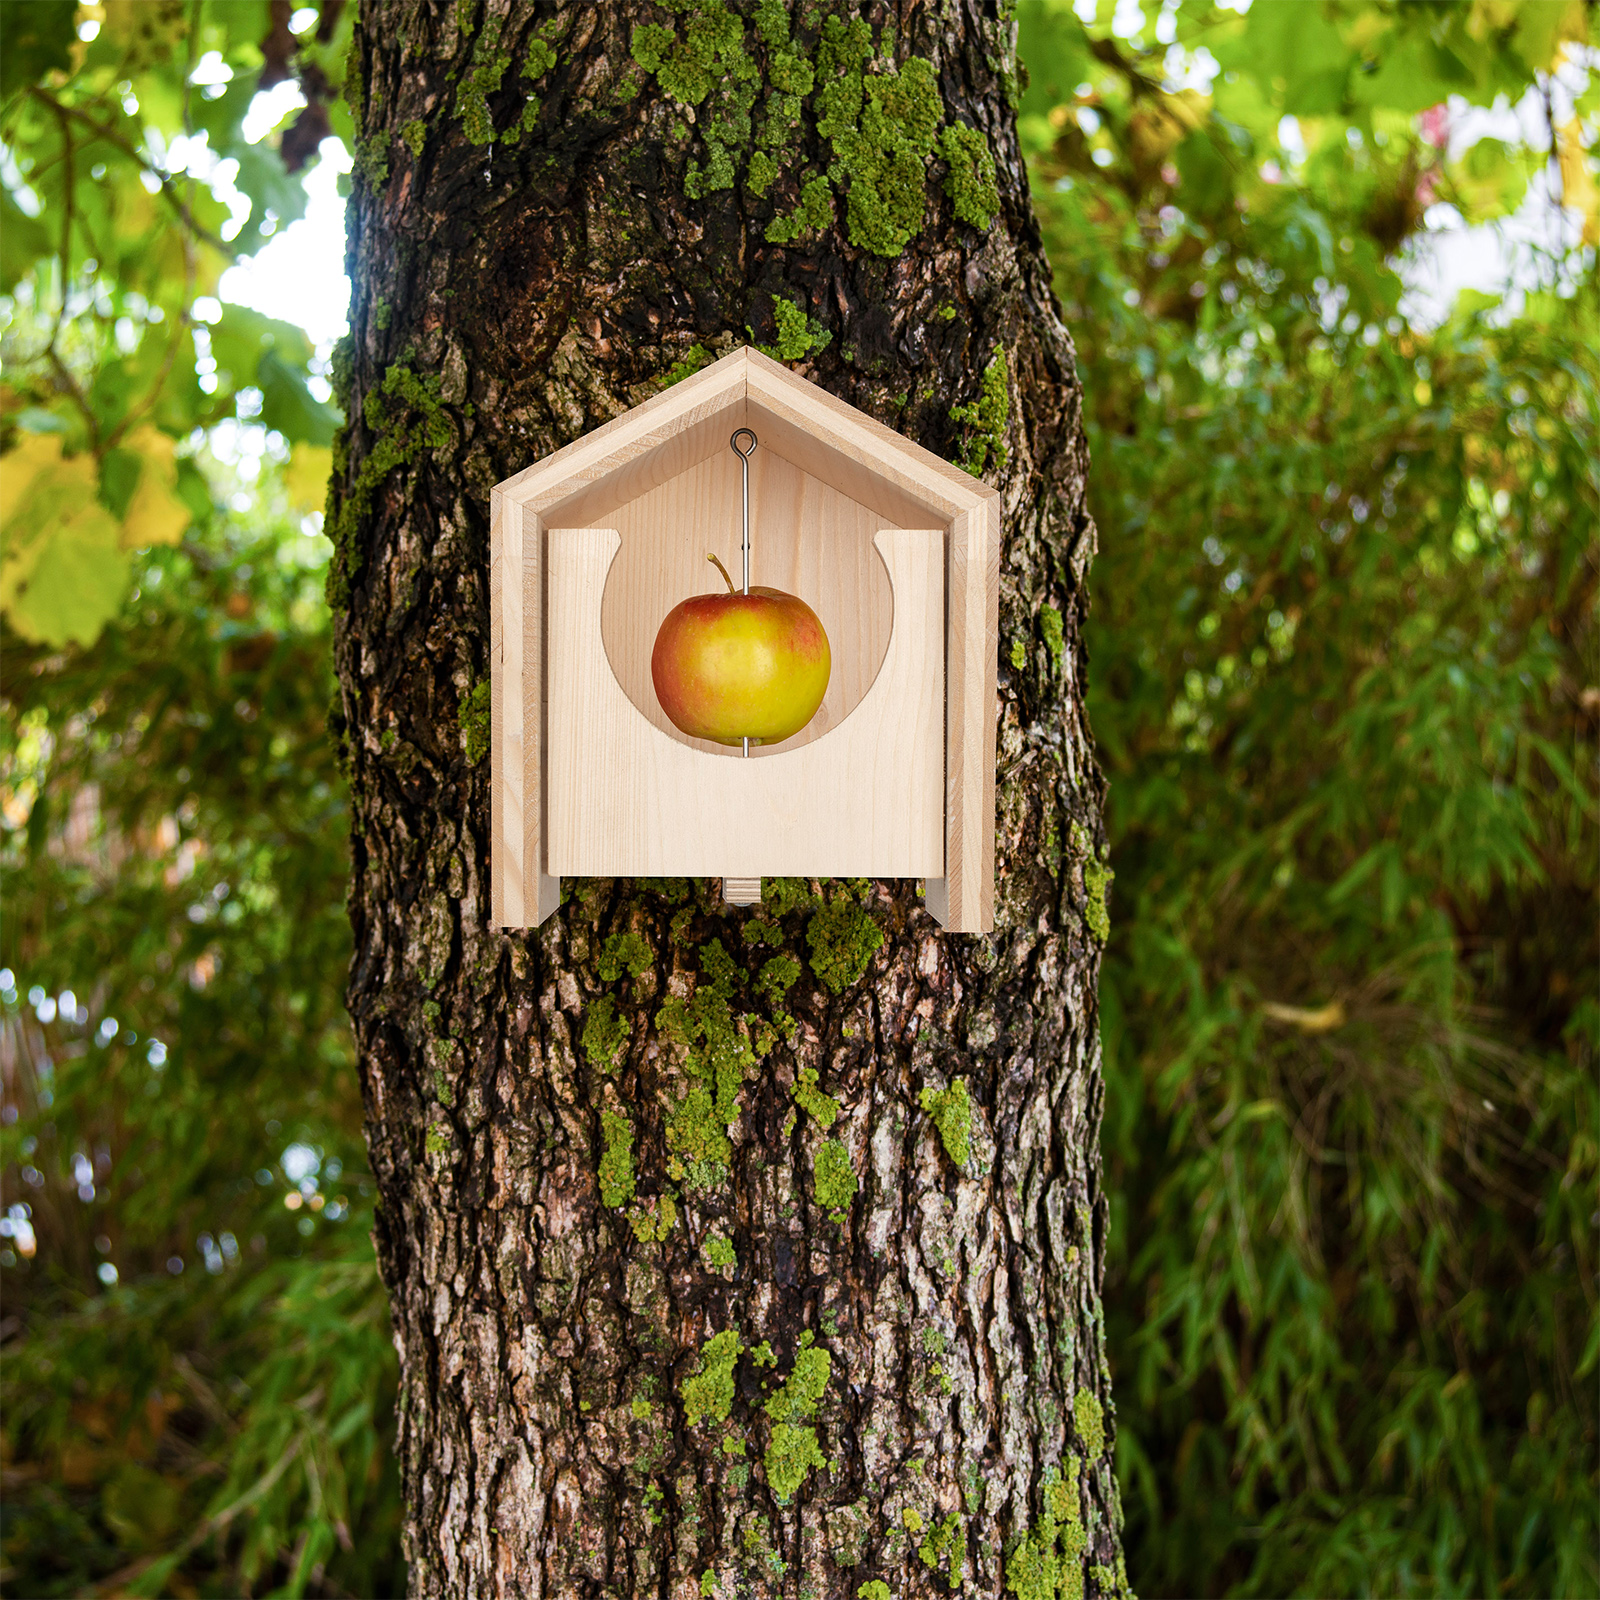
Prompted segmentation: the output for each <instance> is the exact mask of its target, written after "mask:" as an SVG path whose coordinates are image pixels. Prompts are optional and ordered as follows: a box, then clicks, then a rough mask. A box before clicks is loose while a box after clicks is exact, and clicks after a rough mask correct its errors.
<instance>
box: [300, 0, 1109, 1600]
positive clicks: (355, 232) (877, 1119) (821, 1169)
mask: <svg viewBox="0 0 1600 1600" xmlns="http://www.w3.org/2000/svg"><path fill="white" fill-rule="evenodd" d="M741 5H742V8H743V14H742V15H741V14H740V12H737V11H733V10H727V9H724V7H723V5H722V4H721V3H719V0H705V3H703V4H700V3H692V0H680V3H678V4H676V5H675V6H674V7H672V8H670V9H663V8H660V7H656V6H651V5H643V4H639V3H637V0H629V3H627V4H613V5H608V6H605V7H603V8H599V9H596V8H584V7H578V8H570V7H569V8H567V9H563V10H560V11H556V10H554V9H552V8H550V7H549V6H545V5H537V6H536V5H529V4H526V3H523V0H516V3H510V4H509V5H508V4H507V3H506V0H499V3H498V4H497V3H496V0H489V3H488V5H487V7H485V6H484V5H483V4H481V3H479V0H455V3H454V4H440V3H429V0H365V4H364V7H363V13H362V18H361V24H360V28H359V31H358V35H357V41H356V45H355V48H354V51H353V52H352V57H351V72H350V86H351V87H350V91H349V92H350V93H351V96H352V100H353V104H354V109H355V112H356V118H357V125H358V127H359V129H360V130H361V138H360V142H359V144H358V151H357V156H358V174H357V180H356V188H355V195H354V198H353V201H352V205H351V211H350V218H351V221H350V257H351V260H350V265H351V269H352V278H353V281H354V283H355V286H356V288H355V300H354V307H353V311H352V326H353V330H354V331H353V334H352V337H351V341H350V343H349V345H348V347H347V350H346V351H345V352H344V353H342V355H341V359H340V363H339V376H340V381H341V385H342V388H343V390H344V395H343V397H344V400H345V403H346V405H347V407H348V409H349V413H350V415H351V417H352V418H353V419H354V420H353V423H352V426H351V428H350V430H349V432H348V436H347V438H346V439H345V440H344V441H343V442H342V444H341V448H340V451H339V455H338V459H337V461H336V475H335V484H334V491H333V494H332V497H331V499H330V505H329V517H330V530H331V531H332V532H333V534H334V537H335V540H336V545H337V550H336V555H335V560H334V568H333V577H332V580H331V593H332V596H333V599H334V601H335V604H336V606H337V607H338V608H339V611H340V621H339V629H338V646H337V649H338V668H339V675H340V680H341V684H342V721H341V722H340V726H341V727H342V730H343V732H342V738H343V740H344V744H345V748H346V753H347V755H348V761H349V769H350V775H351V782H352V792H353V797H354V807H355V818H356V824H355V874H354V879H353V883H352V887H351V892H350V911H351V917H352V920H353V922H354V925H355V933H356V950H357V954H356V959H355V965H354V970H353V974H352V978H351V983H350V1008H351V1011H352V1014H353V1016H354V1019H355V1026H356V1030H357V1036H358V1039H359V1043H360V1052H361V1063H362V1071H363V1075H364V1087H365V1094H366V1106H367V1127H368V1136H369V1140H370V1145H371V1153H372V1161H373V1165H374V1169H375V1171H376V1173H377V1178H378V1184H379V1189H380V1194H381V1209H380V1211H379V1222H378V1229H377V1246H378V1252H379V1260H380V1262H381V1265H382V1270H383V1273H384V1276H385V1279H386V1281H387V1283H388V1285H389V1289H390V1292H391V1294H392V1298H393V1307H394V1325H395V1335H396V1343H397V1345H398V1347H399V1350H400V1356H401V1363H402V1377H401V1420H400V1426H399V1454H400V1460H401V1464H402V1470H403V1474H404V1482H405V1489H406V1495H407V1502H408V1508H409V1510H408V1520H407V1529H406V1552H407V1556H408V1559H409V1561H410V1564H411V1582H412V1585H413V1588H414V1590H415V1592H417V1593H418V1594H428V1595H434V1594H438V1595H488V1594H496V1595H517V1596H527V1595H593V1596H598V1595H615V1596H642V1595H647V1594H648V1595H662V1596H666V1595H671V1596H674V1597H679V1596H682V1597H685V1600H687V1597H688V1596H691V1595H696V1594H713V1593H714V1594H717V1595H720V1596H726V1597H731V1596H733V1595H736V1594H737V1595H757V1596H764V1595H779V1594H782V1595H816V1596H856V1595H857V1594H858V1593H863V1594H865V1595H866V1596H867V1597H868V1600H873V1597H877V1600H882V1597H883V1596H884V1594H885V1592H886V1591H884V1590H882V1589H877V1588H874V1587H872V1586H871V1585H872V1583H873V1581H874V1580H878V1581H881V1582H883V1583H886V1584H887V1586H888V1591H891V1592H892V1593H893V1594H894V1595H895V1596H897V1597H898V1596H906V1597H911V1596H918V1595H928V1594H937V1593H947V1592H949V1591H950V1590H951V1589H953V1588H955V1587H956V1586H957V1585H961V1586H963V1587H964V1592H965V1593H967V1594H971V1595H1000V1594H1002V1593H1005V1592H1007V1591H1010V1592H1013V1593H1016V1594H1018V1595H1019V1596H1022V1597H1023V1600H1058V1597H1066V1596H1075V1595H1081V1594H1089V1595H1094V1594H1101V1593H1119V1592H1125V1588H1126V1585H1125V1582H1124V1581H1123V1579H1122V1577H1121V1572H1122V1563H1121V1557H1120V1551H1119V1545H1118V1532H1117V1530H1118V1528H1119V1526H1120V1513H1119V1509H1118V1501H1117V1488H1116V1484H1115V1481H1114V1478H1113V1474H1112V1460H1111V1439H1112V1426H1111V1402H1110V1393H1109V1381H1108V1374H1107V1369H1106V1363H1105V1358H1104V1351H1103V1343H1104V1340H1103V1334H1102V1323H1101V1314H1100V1300H1099V1285H1100V1278H1101V1270H1102V1259H1103V1240H1104V1231H1105V1204H1104V1200H1103V1198H1102V1195H1101V1190H1100V1186H1099V1181H1098V1154H1097V1136H1098V1128H1099V1122H1100V1112H1101V1097H1102V1087H1101V1077H1100V1071H1099V1054H1098V1043H1097V1031H1096V1014H1095V999H1094V994H1095V979H1096V973H1097V969H1098V962H1099V955H1100V949H1101V941H1102V940H1103V938H1104V933H1105V926H1106V924H1105V894H1106V883H1107V878H1108V873H1107V872H1106V869H1105V868H1104V866H1103V865H1102V862H1103V859H1104V840H1103V833H1102V830H1101V825H1100V795H1101V784H1100V779H1099V777H1098V775H1097V772H1096V769H1095V766H1094V761H1093V756H1092V752H1091V746H1090V739H1089V733H1088V729H1087V727H1086V725H1085V722H1084V718H1083V711H1082V669H1083V658H1082V652H1081V648H1080V644H1079V624H1080V621H1081V617H1082V613H1083V605H1084V599H1083V595H1084V587H1083V586H1084V574H1085V568H1086V566H1087V564H1088V561H1089V558H1090V556H1091V554H1092V551H1093V543H1094V536H1093V529H1092V525H1091V524H1090V522H1089V519H1088V517H1087V514H1086V512H1085V509H1084V475H1085V471H1086V467H1087V459H1086V452H1085V447H1084V442H1083V431H1082V427H1081V422H1080V415H1079V390H1078V385H1077V380H1076V377H1075V374H1074V368H1073V356H1072V349H1071V345H1070V343H1069V341H1068V338H1067V335H1066V333H1065V331H1064V330H1063V328H1062V327H1061V324H1060V322H1059V320H1058V318H1057V314H1056V309H1055V304H1054V301H1053V298H1052V295H1051V292H1050V287H1049V278H1048V274H1047V271H1046V267H1045V264H1044V261H1043V259H1042V256H1041V252H1040V246H1039V240H1038V235H1037V232H1036V229H1035V225H1034V221H1033V217H1032V213H1031V211H1030V208H1029V203H1028V194H1027V185H1026V179H1025V176H1024V172H1023V166H1022V161H1021V158H1020V155H1019V152H1018V148H1017V142H1016V135H1015V126H1014V115H1013V112H1012V110H1011V99H1012V97H1014V94H1015V80H1014V76H1013V74H1014V71H1015V62H1014V55H1013V38H1012V32H1011V28H1010V25H1009V24H1008V23H1007V22H1006V20H1005V18H1004V14H1003V13H1002V12H1000V11H999V10H998V9H997V8H995V7H980V6H977V5H972V4H962V3H955V0H952V3H949V4H947V5H945V6H943V7H928V6H921V5H916V4H904V5H901V6H898V7H894V6H888V5H874V6H871V7H868V8H866V9H864V10H861V11H859V12H857V11H855V10H852V9H850V8H849V6H848V5H842V6H839V7H836V8H835V11H834V13H833V14H832V15H833V20H832V21H830V20H829V16H830V13H829V12H828V11H827V10H826V9H824V8H823V7H820V6H815V5H805V6H800V5H795V6H793V8H792V9H786V7H785V5H784V4H781V3H779V0H760V3H756V0H741ZM852 21H853V22H854V27H853V28H852V27H851V26H848V25H847V24H851V23H852ZM641 24H645V25H646V26H645V27H644V28H643V29H642V30H641V28H640V25H641ZM955 126H959V127H960V128H961V129H962V130H965V131H962V132H954V133H953V132H950V131H949V130H950V129H951V128H952V127H955ZM991 162H992V177H991V175H990V166H989V164H990V163H991ZM763 163H765V164H763ZM775 219H776V221H775ZM784 219H789V220H787V221H786V220H784ZM775 240H786V242H774V241H775ZM802 313H803V314H802ZM747 329H748V330H749V333H748V334H747ZM824 336H826V342H825V343H824V342H823V341H824ZM747 337H748V338H752V339H753V340H754V341H756V342H761V343H764V344H766V345H767V346H769V347H770V348H774V349H776V350H777V352H778V353H779V354H781V355H782V356H783V357H785V358H787V359H790V360H792V361H793V362H794V364H795V365H796V368H797V370H799V371H801V372H803V373H804V374H806V375H807V376H809V377H812V378H814V379H815V380H816V381H818V382H820V383H822V384H824V385H825V386H826V387H828V388H829V389H831V390H832V391H833V392H835V393H836V394H839V395H841V396H842V397H843V398H845V399H846V400H848V401H850V402H851V403H853V404H854V405H857V406H860V407H861V408H863V409H864V410H866V411H868V412H870V413H871V414H872V415H874V416H876V417H879V418H881V419H882V420H883V421H885V422H886V423H888V424H889V425H891V426H893V427H896V428H898V429H900V430H901V431H902V432H904V433H905V434H907V435H909V436H910V437H912V438H914V439H917V440H919V441H920V442H921V443H923V444H925V445H927V446H928V447H930V448H932V449H934V450H937V451H940V452H942V453H944V454H946V455H947V456H949V457H951V458H952V459H957V460H963V461H964V462H966V463H967V464H968V465H969V467H970V468H972V469H975V470H979V471H987V473H988V474H989V475H990V477H991V479H992V481H995V482H997V483H998V484H999V486H1000V487H1001V489H1002V491H1003V494H1004V499H1005V515H1006V528H1005V549H1004V553H1003V558H1002V578H1001V634H1002V641H1001V663H1000V697H1001V711H1000V716H1001V725H1000V732H999V749H1000V757H999V759H1000V773H999V794H1000V801H999V813H1000V814H999V863H1000V864H999V885H998V904H999V913H998V919H997V928H996V931H995V932H994V934H993V935H992V936H989V937H984V938H976V937H966V936H950V937H947V936H945V935H943V934H942V933H941V932H940V930H939V929H938V928H937V927H936V925H935V924H934V923H933V922H932V920H931V919H930V918H929V917H928V915H927V914H926V913H925V912H924V911H923V910H922V909H921V907H920V905H919V903H918V900H917V896H916V888H917V886H916V885H913V884H908V883H865V882H862V883H821V884H819V883H809V884H806V883H795V882H777V883H773V882H771V881H769V883H768V901H767V904H765V905H764V906H758V907H752V908H748V909H735V908H732V907H728V906H725V905H723V904H721V903H720V901H719V899H718V895H717V885H716V884H714V883H710V882H704V883H700V882H632V881H621V880H619V881H615V882H611V881H607V882H579V883H574V884H570V885H569V887H568V894H567V898H566V903H565V904H564V905H563V906H562V908H561V910H560V912H559V913H558V914H557V915H556V916H555V917H554V918H553V919H552V920H551V921H550V922H549V923H548V924H546V926H545V927H544V928H542V929H540V930H538V931H537V932H536V933H532V934H528V935H505V934H502V933H500V932H498V931H496V930H495V929H493V928H491V927H490V926H489V925H488V919H489V907H488V893H487V865H488V828H489V792H488V764H487V762H486V761H484V760H483V759H482V756H483V749H484V743H485V739H486V709H487V690H486V687H485V685H486V680H487V675H488V670H489V663H488V659H487V652H488V640H489V621H488V615H487V605H486V589H487V581H488V525H487V517H488V491H489V488H490V485H491V484H493V483H495V482H496V481H498V480H499V479H501V478H504V477H507V476H509V475H510V474H511V473H512V472H514V471H516V470H519V469H520V468H522V467H524V466H526V465H528V464H529V463H530V462H532V461H533V460H535V459H537V458H538V457H540V456H542V455H544V454H545V453H547V452H548V451H550V450H552V449H554V448H556V447H557V446H559V445H561V444H564V443H566V442H568V441H569V440H571V439H573V438H576V437H577V436H578V435H580V434H582V433H583V432H585V431H587V430H588V429H590V428H593V427H596V426H598V425H599V424H601V423H603V422H605V421H606V420H607V419H609V418H611V417H613V416H615V415H617V414H618V413H619V412H620V411H622V410H623V409H625V408H626V407H628V406H630V405H633V404H636V403H637V402H639V401H640V400H642V399H644V398H646V397H647V396H648V395H650V394H652V393H654V392H656V391H657V390H658V389H659V388H660V387H661V386H662V384H663V383H665V382H667V381H670V379H671V377H672V376H673V375H674V373H675V372H676V373H678V374H681V373H682V371H684V370H686V369H687V368H692V367H693V366H695V365H697V364H699V363H702V362H703V361H704V360H707V359H710V358H711V357H713V356H715V355H716V354H720V353H721V352H723V351H725V350H727V349H730V348H732V347H733V345H734V343H735V342H737V341H742V340H745V339H746V338H747ZM997 353H998V358H997ZM835 1108H836V1120H835ZM852 1188H853V1190H854V1192H853V1193H852V1192H851V1191H852ZM863 1585H868V1587H866V1588H865V1589H863Z"/></svg>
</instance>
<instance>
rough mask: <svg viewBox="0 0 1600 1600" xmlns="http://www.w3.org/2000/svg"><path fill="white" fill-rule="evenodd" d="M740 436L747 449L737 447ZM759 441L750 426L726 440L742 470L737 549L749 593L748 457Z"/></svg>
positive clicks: (745, 589) (745, 590) (746, 591)
mask: <svg viewBox="0 0 1600 1600" xmlns="http://www.w3.org/2000/svg"><path fill="white" fill-rule="evenodd" d="M741 438H745V439H748V440H749V441H750V448H749V449H748V450H741V449H740V448H739V440H740V439H741ZM759 442H760V441H759V440H758V439H757V438H756V436H755V432H754V430H752V429H750V428H735V429H734V430H733V434H732V436H731V437H730V438H729V440H728V448H729V449H730V450H731V451H733V453H734V454H735V455H736V456H738V458H739V466H740V467H741V468H742V469H743V472H744V536H743V538H742V539H741V540H740V543H739V549H740V551H741V552H742V554H743V556H744V592H745V593H746V594H749V593H750V457H751V456H753V455H754V454H755V453H756V445H757V444H758V443H759Z"/></svg>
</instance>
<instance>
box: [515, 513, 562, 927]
mask: <svg viewBox="0 0 1600 1600" xmlns="http://www.w3.org/2000/svg"><path fill="white" fill-rule="evenodd" d="M547 579H548V575H547V573H546V571H545V540H544V525H543V523H542V522H541V521H540V519H539V517H538V516H537V515H536V514H535V513H534V512H533V511H532V510H531V509H529V508H528V507H527V506H524V507H523V508H522V640H523V658H522V726H523V730H524V737H523V744H522V795H523V804H522V903H523V906H524V908H525V909H526V910H527V911H530V912H531V913H532V915H531V916H530V917H528V922H529V924H530V925H532V926H537V925H538V924H539V923H541V922H543V921H544V919H545V918H546V917H548V916H549V915H550V914H551V913H552V912H553V911H554V910H555V909H556V907H557V906H559V905H560V904H561V880H560V879H559V878H557V877H554V876H552V875H551V874H550V873H549V872H547V871H546V870H545V849H544V841H545V839H546V838H547V837H548V830H549V794H550V789H549V785H548V784H547V783H546V782H545V781H544V774H545V767H546V762H547V760H548V756H549V750H550V741H549V732H548V729H549V715H550V710H549V688H550V673H549V666H548V658H549V645H548V641H547V637H546V636H547V631H548V628H549V625H550V610H549V605H548V601H547V598H546V593H545V586H546V583H547Z"/></svg>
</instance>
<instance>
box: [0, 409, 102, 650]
mask: <svg viewBox="0 0 1600 1600" xmlns="http://www.w3.org/2000/svg"><path fill="white" fill-rule="evenodd" d="M99 487H100V476H99V471H98V468H97V466H96V463H95V460H94V457H93V456H91V455H89V454H87V453H85V454H82V455H77V456H72V457H70V458H67V457H63V456H62V454H61V440H60V439H59V438H58V437H56V436H54V435H47V434H27V435H24V436H23V438H22V440H21V442H20V443H19V444H18V446H17V448H16V449H15V450H12V451H10V452H8V453H7V454H6V455H5V456H4V457H0V609H3V610H4V611H5V613H6V615H7V616H8V617H9V618H10V619H11V625H12V626H13V627H14V628H15V629H16V630H17V632H18V633H20V634H22V635H23V636H24V637H25V638H29V639H36V640H38V641H40V642H42V643H44V644H51V645H61V644H65V643H66V642H67V641H68V640H69V639H76V640H77V641H78V642H79V643H80V644H90V643H92V642H93V641H94V639H95V638H96V637H97V636H98V634H99V632H100V630H101V628H102V627H104V626H105V624H106V622H107V621H108V620H109V619H110V618H111V617H112V616H113V615H114V614H115V613H116V610H117V607H118V606H119V605H121V603H122V597H123V595H124V594H125V593H126V592H127V587H128V558H127V557H126V556H125V555H123V554H122V552H121V551H120V550H119V549H118V548H117V524H116V522H115V520H114V519H113V518H112V516H111V513H110V512H109V511H107V510H106V508H105V507H104V506H103V505H101V504H100V501H99V498H98V494H99Z"/></svg>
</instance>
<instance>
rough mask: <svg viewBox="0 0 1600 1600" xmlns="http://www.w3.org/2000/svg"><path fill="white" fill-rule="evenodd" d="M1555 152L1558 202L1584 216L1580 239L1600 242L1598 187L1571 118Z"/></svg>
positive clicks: (1580, 136) (1591, 242)
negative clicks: (1559, 199) (1558, 171)
mask: <svg viewBox="0 0 1600 1600" xmlns="http://www.w3.org/2000/svg"><path fill="white" fill-rule="evenodd" d="M1558 131H1559V133H1560V140H1559V143H1558V144H1557V147H1556V149H1557V154H1558V156H1559V158H1560V162H1561V203H1562V205H1564V206H1566V207H1567V208H1568V209H1570V210H1572V211H1577V212H1580V213H1581V214H1582V216H1583V242H1584V243H1585V244H1600V189H1597V188H1596V186H1595V181H1594V173H1593V172H1592V171H1591V170H1590V167H1589V152H1588V151H1587V150H1585V149H1584V148H1583V129H1582V127H1581V126H1580V125H1579V123H1578V119H1577V118H1576V117H1574V118H1573V119H1572V121H1571V122H1569V123H1567V124H1566V125H1565V126H1564V127H1562V128H1561V129H1559V130H1558Z"/></svg>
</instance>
